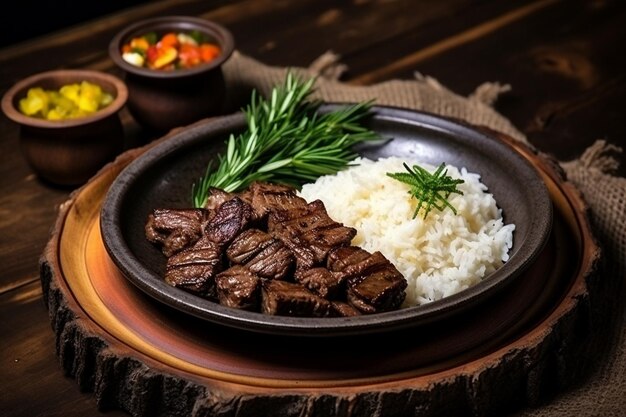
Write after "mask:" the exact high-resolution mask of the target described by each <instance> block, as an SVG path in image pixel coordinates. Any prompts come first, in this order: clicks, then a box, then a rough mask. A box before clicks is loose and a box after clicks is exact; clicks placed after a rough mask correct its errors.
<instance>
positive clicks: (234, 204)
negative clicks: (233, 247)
mask: <svg viewBox="0 0 626 417" xmlns="http://www.w3.org/2000/svg"><path fill="white" fill-rule="evenodd" d="M251 219H252V208H251V207H250V205H249V204H247V203H244V202H243V201H241V199H240V198H238V197H235V198H233V199H231V200H228V201H226V202H225V203H223V204H222V205H221V206H220V207H219V208H218V209H217V211H216V212H215V215H214V216H213V218H212V219H211V220H210V221H209V222H208V224H207V225H206V227H205V229H204V232H205V234H206V236H207V238H208V239H209V240H212V241H213V242H215V243H217V244H218V245H223V246H225V245H228V244H230V242H232V241H233V239H235V237H237V235H239V234H240V233H241V232H242V231H243V230H245V229H246V228H248V225H249V224H250V220H251Z"/></svg>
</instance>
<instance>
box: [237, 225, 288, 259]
mask: <svg viewBox="0 0 626 417" xmlns="http://www.w3.org/2000/svg"><path fill="white" fill-rule="evenodd" d="M275 241H276V239H274V238H273V237H272V236H270V235H268V234H267V233H265V232H264V231H262V230H259V229H248V230H244V231H243V232H242V233H241V234H240V235H239V236H237V237H236V238H235V240H233V242H232V243H231V244H230V246H229V247H228V248H227V249H226V256H227V257H228V260H229V261H231V262H232V263H234V264H245V263H246V262H248V261H250V260H251V259H252V258H254V257H255V256H256V255H257V254H258V253H259V252H261V251H262V250H263V249H265V248H266V247H268V246H269V245H271V244H272V243H274V242H275Z"/></svg>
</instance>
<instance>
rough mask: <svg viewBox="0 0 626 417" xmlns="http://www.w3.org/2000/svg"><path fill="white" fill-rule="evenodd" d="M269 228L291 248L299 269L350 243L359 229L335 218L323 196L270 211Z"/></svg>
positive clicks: (319, 260)
mask: <svg viewBox="0 0 626 417" xmlns="http://www.w3.org/2000/svg"><path fill="white" fill-rule="evenodd" d="M268 231H269V233H270V234H273V235H274V236H276V237H278V238H279V239H280V240H282V241H283V242H284V243H285V244H286V245H287V247H288V248H289V249H291V251H292V252H293V253H294V255H295V256H296V262H297V268H298V269H310V268H312V267H313V266H315V265H319V264H321V263H322V262H324V261H325V260H326V257H327V255H328V252H330V251H331V250H332V249H334V248H335V247H337V246H346V245H349V244H350V241H351V240H352V238H353V237H354V236H355V235H356V229H354V228H352V227H345V226H343V225H342V224H341V223H337V222H336V221H334V220H333V219H331V218H330V217H329V216H328V213H327V212H326V208H325V207H324V203H322V202H321V201H320V200H316V201H313V202H311V203H309V204H308V205H307V206H306V207H302V208H295V209H291V210H276V211H273V212H270V215H269V218H268Z"/></svg>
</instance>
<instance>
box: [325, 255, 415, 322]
mask: <svg viewBox="0 0 626 417" xmlns="http://www.w3.org/2000/svg"><path fill="white" fill-rule="evenodd" d="M328 268H329V269H330V270H331V271H333V273H335V274H337V275H339V276H340V277H341V278H340V279H341V280H344V281H346V283H347V298H348V302H349V303H350V304H352V305H353V306H354V307H356V308H357V309H359V310H360V311H361V312H363V313H376V312H381V311H388V310H393V309H395V308H398V307H400V304H402V302H403V301H404V297H405V296H406V293H405V292H404V290H405V288H406V287H407V282H406V279H405V278H404V277H403V276H402V274H401V273H400V272H399V271H398V270H397V269H396V267H395V266H393V264H392V263H391V262H389V260H388V259H387V258H385V257H384V256H383V254H382V253H380V252H374V253H372V254H370V253H369V252H367V251H366V250H363V249H361V248H357V247H354V246H352V247H345V248H338V249H335V250H334V251H332V252H331V253H330V254H329V255H328Z"/></svg>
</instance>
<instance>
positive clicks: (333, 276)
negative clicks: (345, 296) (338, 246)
mask: <svg viewBox="0 0 626 417" xmlns="http://www.w3.org/2000/svg"><path fill="white" fill-rule="evenodd" d="M295 279H296V281H297V282H299V283H300V284H302V285H303V286H304V287H305V288H306V289H308V290H309V291H312V292H314V293H315V294H317V295H319V296H320V297H324V298H326V299H334V298H338V297H339V295H340V294H341V292H342V290H343V289H345V287H344V285H342V284H343V280H342V279H341V274H337V273H333V272H331V271H329V270H328V269H326V268H323V267H318V268H311V269H307V270H303V271H298V273H296V275H295Z"/></svg>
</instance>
